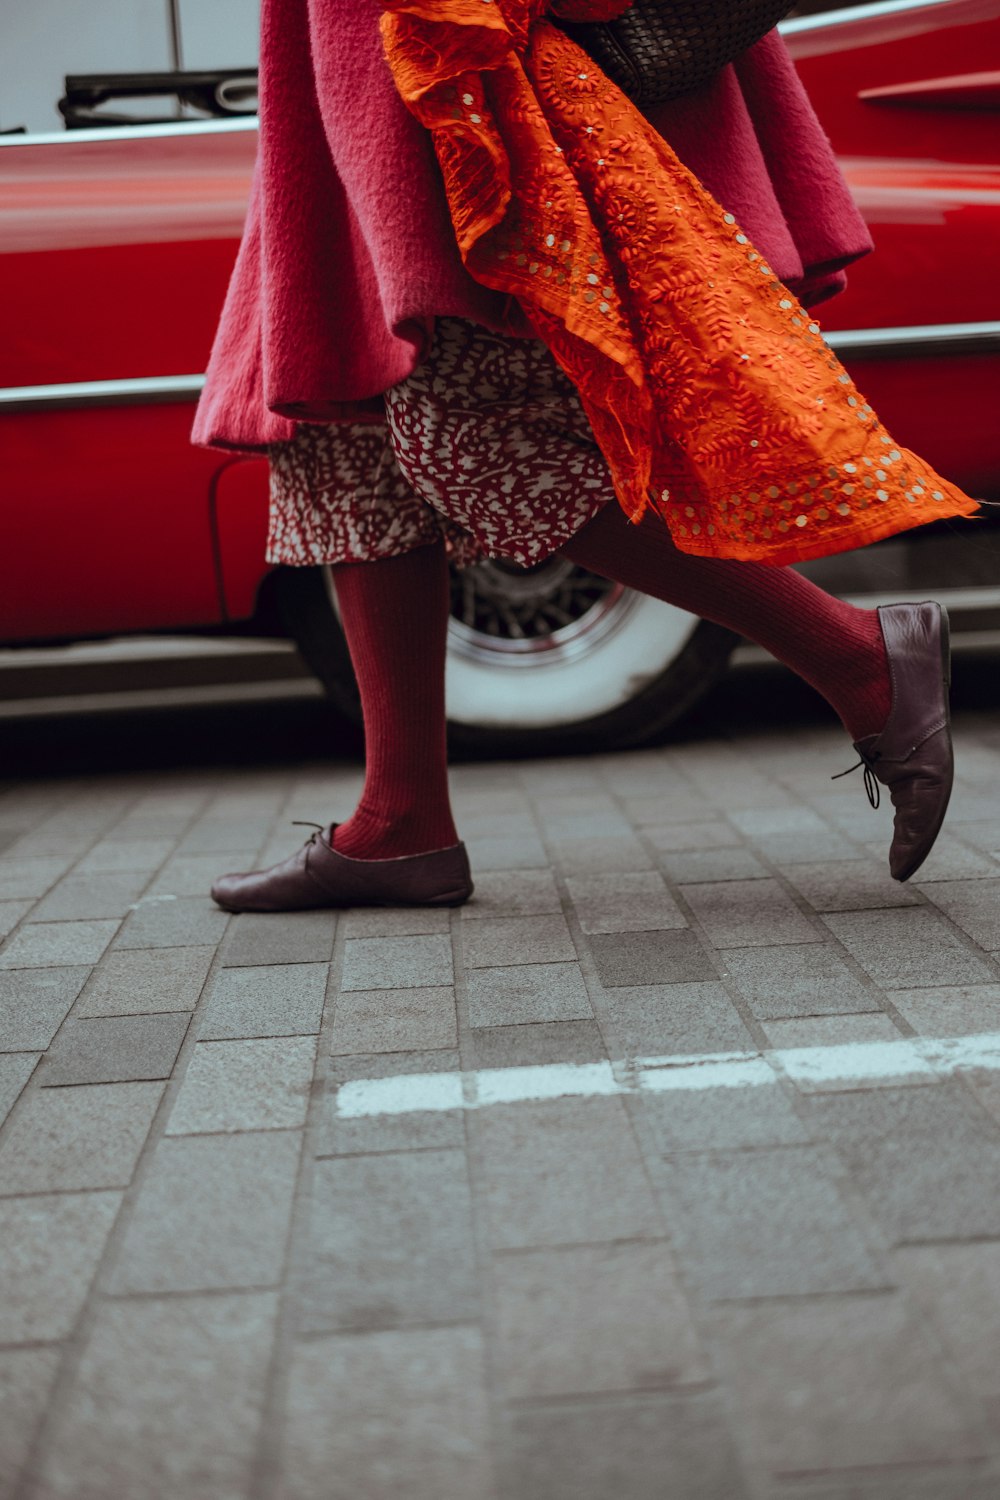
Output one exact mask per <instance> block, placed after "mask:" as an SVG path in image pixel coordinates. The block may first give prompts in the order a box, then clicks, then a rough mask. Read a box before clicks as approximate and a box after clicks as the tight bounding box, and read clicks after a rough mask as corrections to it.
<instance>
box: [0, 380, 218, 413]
mask: <svg viewBox="0 0 1000 1500" xmlns="http://www.w3.org/2000/svg"><path fill="white" fill-rule="evenodd" d="M204 384H205V377H204V375H145V376H139V377H136V378H135V379H133V380H73V381H64V382H62V383H61V384H58V385H9V386H2V387H0V414H2V413H4V412H19V411H52V410H56V409H58V408H59V407H72V408H74V409H79V408H81V407H86V406H149V405H154V404H161V405H162V404H165V403H167V402H169V401H197V399H198V397H199V396H200V395H201V392H202V388H203V387H204Z"/></svg>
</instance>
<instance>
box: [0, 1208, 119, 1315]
mask: <svg viewBox="0 0 1000 1500" xmlns="http://www.w3.org/2000/svg"><path fill="white" fill-rule="evenodd" d="M121 1197H122V1195H121V1193H55V1194H51V1195H49V1194H43V1193H38V1194H35V1195H34V1196H32V1197H30V1198H3V1199H0V1284H2V1286H3V1289H4V1295H3V1298H2V1299H0V1344H26V1343H49V1342H52V1341H54V1340H56V1339H64V1338H68V1337H69V1335H70V1333H71V1332H72V1331H73V1325H74V1324H75V1322H76V1320H77V1317H78V1316H79V1313H80V1309H81V1308H82V1307H83V1304H84V1301H85V1299H86V1296H87V1292H88V1290H89V1288H90V1283H91V1281H92V1280H93V1277H94V1272H95V1271H96V1270H97V1265H98V1262H99V1261H100V1258H101V1255H102V1253H103V1250H104V1245H105V1241H106V1240H107V1237H108V1235H109V1234H110V1232H111V1226H112V1224H113V1223H114V1219H115V1215H116V1214H117V1212H118V1207H119V1204H120V1203H121Z"/></svg>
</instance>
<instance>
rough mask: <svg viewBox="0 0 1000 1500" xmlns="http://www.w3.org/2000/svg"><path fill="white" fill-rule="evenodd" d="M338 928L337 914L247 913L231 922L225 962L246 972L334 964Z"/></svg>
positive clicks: (223, 954)
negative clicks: (279, 966)
mask: <svg viewBox="0 0 1000 1500" xmlns="http://www.w3.org/2000/svg"><path fill="white" fill-rule="evenodd" d="M336 927H337V913H336V912H273V913H267V915H258V913H255V912H244V913H243V915H241V916H234V918H232V921H231V922H229V927H228V930H226V938H225V944H223V948H222V962H223V965H225V966H226V968H246V969H252V968H256V966H258V965H265V963H330V959H331V956H333V938H334V933H336Z"/></svg>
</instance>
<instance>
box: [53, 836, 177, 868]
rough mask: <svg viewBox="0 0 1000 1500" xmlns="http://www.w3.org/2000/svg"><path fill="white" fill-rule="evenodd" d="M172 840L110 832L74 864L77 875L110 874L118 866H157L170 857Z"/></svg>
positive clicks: (170, 838)
mask: <svg viewBox="0 0 1000 1500" xmlns="http://www.w3.org/2000/svg"><path fill="white" fill-rule="evenodd" d="M174 847H175V840H174V839H173V838H172V837H170V836H168V835H162V836H160V837H157V838H121V837H117V838H116V837H114V836H110V837H108V838H103V839H101V840H100V842H99V843H96V844H94V846H93V848H92V849H90V851H89V852H88V853H87V854H85V855H84V857H83V859H81V860H80V861H79V863H78V864H77V866H76V873H77V874H78V875H109V874H113V873H117V872H119V871H121V870H148V871H149V872H150V873H152V871H154V870H158V869H159V867H160V865H162V864H163V862H164V860H166V859H169V857H170V855H171V853H172V852H173V849H174Z"/></svg>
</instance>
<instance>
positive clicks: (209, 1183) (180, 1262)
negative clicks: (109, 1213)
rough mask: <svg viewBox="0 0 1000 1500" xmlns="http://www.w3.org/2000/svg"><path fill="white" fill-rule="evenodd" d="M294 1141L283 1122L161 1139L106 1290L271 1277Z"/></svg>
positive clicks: (284, 1229) (229, 1285) (242, 1283)
mask: <svg viewBox="0 0 1000 1500" xmlns="http://www.w3.org/2000/svg"><path fill="white" fill-rule="evenodd" d="M300 1146H301V1140H300V1133H299V1132H298V1131H285V1130H272V1131H253V1132H249V1133H247V1134H244V1135H203V1136H180V1137H174V1138H168V1139H166V1140H162V1141H161V1142H160V1143H159V1145H158V1146H157V1148H156V1153H155V1155H154V1157H153V1160H152V1163H151V1165H150V1168H149V1171H148V1173H147V1175H146V1177H145V1180H144V1181H143V1184H142V1187H141V1189H140V1192H139V1196H138V1199H137V1201H136V1203H135V1205H134V1209H133V1213H132V1217H131V1219H130V1220H129V1223H128V1226H127V1229H126V1233H125V1241H124V1244H123V1246H122V1248H121V1251H120V1254H119V1257H118V1261H117V1264H116V1266H115V1270H114V1275H113V1281H112V1289H113V1291H114V1292H116V1293H119V1294H122V1293H127V1292H196V1291H220V1290H236V1289H238V1288H241V1287H266V1286H272V1285H276V1284H277V1283H278V1282H279V1281H280V1280H281V1276H282V1271H283V1266H284V1254H285V1242H286V1240H287V1238H288V1227H289V1222H290V1219H291V1210H292V1195H293V1192H294V1189H295V1179H296V1172H297V1168H298V1159H299V1150H300Z"/></svg>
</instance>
